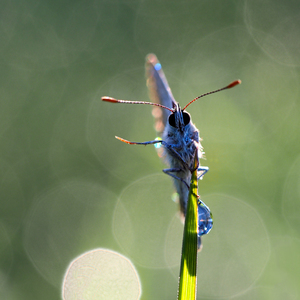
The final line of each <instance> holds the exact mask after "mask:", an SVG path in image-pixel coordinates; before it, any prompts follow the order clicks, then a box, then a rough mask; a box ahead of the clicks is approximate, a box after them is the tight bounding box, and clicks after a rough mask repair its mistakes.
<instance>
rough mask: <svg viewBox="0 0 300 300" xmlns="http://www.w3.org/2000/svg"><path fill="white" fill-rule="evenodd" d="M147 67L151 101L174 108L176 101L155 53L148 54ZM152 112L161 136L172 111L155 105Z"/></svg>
mask: <svg viewBox="0 0 300 300" xmlns="http://www.w3.org/2000/svg"><path fill="white" fill-rule="evenodd" d="M145 67H146V79H147V86H148V90H149V97H150V99H151V101H152V102H155V103H159V104H162V105H164V106H167V107H169V108H174V106H175V105H176V101H175V99H174V97H173V94H172V92H171V89H170V87H169V84H168V81H167V79H166V76H165V74H164V72H163V70H162V68H161V64H160V63H159V60H158V59H157V57H156V56H155V55H154V54H148V55H147V57H146V66H145ZM152 114H153V116H154V118H155V130H156V132H157V133H158V135H159V136H160V137H161V135H162V132H163V131H164V128H165V126H166V123H167V121H168V117H169V115H170V114H171V112H170V111H169V110H167V109H162V108H160V107H154V108H153V111H152Z"/></svg>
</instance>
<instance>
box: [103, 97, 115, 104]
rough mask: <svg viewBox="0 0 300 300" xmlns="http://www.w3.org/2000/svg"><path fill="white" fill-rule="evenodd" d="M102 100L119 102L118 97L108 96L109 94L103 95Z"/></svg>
mask: <svg viewBox="0 0 300 300" xmlns="http://www.w3.org/2000/svg"><path fill="white" fill-rule="evenodd" d="M101 100H102V101H106V102H112V103H117V102H118V100H117V99H115V98H112V97H107V96H104V97H102V98H101Z"/></svg>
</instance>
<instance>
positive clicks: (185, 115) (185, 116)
mask: <svg viewBox="0 0 300 300" xmlns="http://www.w3.org/2000/svg"><path fill="white" fill-rule="evenodd" d="M182 115H183V123H184V125H188V124H189V123H190V120H191V118H190V115H189V114H188V113H187V112H183V113H182Z"/></svg>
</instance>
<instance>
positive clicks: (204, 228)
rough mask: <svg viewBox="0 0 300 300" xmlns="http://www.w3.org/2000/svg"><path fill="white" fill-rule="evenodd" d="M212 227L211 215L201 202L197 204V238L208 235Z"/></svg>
mask: <svg viewBox="0 0 300 300" xmlns="http://www.w3.org/2000/svg"><path fill="white" fill-rule="evenodd" d="M212 227H213V218H212V213H211V212H210V209H209V208H208V206H206V205H205V204H204V202H202V201H201V200H200V201H199V203H198V236H201V235H204V234H208V233H209V232H210V230H211V229H212Z"/></svg>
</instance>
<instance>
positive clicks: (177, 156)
mask: <svg viewBox="0 0 300 300" xmlns="http://www.w3.org/2000/svg"><path fill="white" fill-rule="evenodd" d="M115 138H116V139H118V140H120V141H121V142H124V143H126V144H129V145H145V146H146V145H153V144H158V143H161V144H162V145H163V146H164V147H165V148H166V149H168V150H169V151H170V153H171V155H172V156H173V157H175V158H177V159H178V160H180V162H181V163H182V164H183V165H185V166H187V163H186V162H185V161H184V159H183V158H182V157H181V155H180V154H179V153H178V152H177V151H176V150H175V149H173V147H172V145H170V144H168V143H166V142H165V141H163V140H154V141H148V142H141V143H138V142H130V141H128V140H125V139H123V138H120V137H118V136H115Z"/></svg>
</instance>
